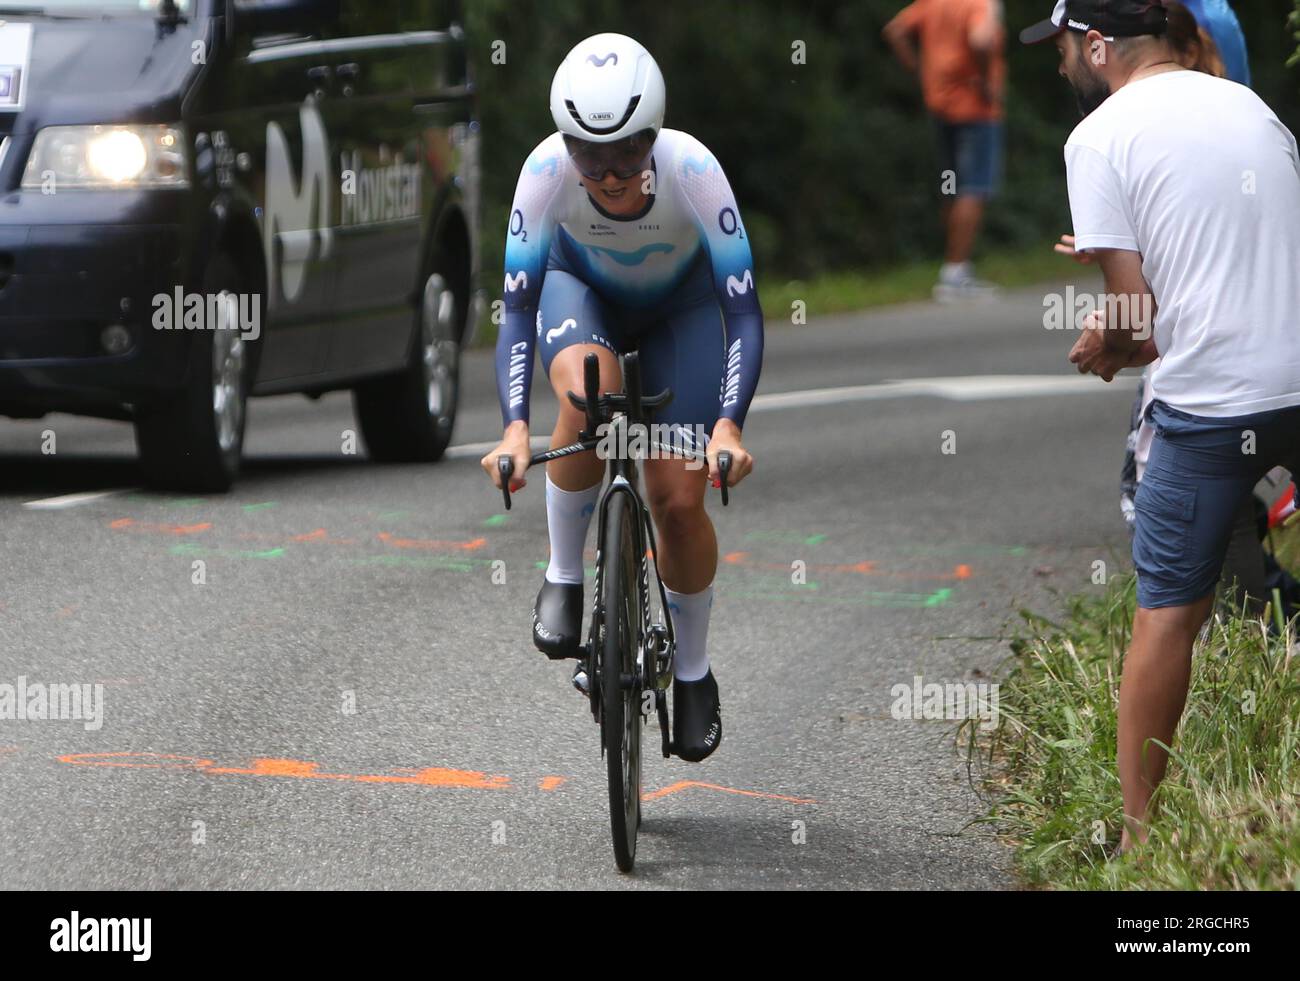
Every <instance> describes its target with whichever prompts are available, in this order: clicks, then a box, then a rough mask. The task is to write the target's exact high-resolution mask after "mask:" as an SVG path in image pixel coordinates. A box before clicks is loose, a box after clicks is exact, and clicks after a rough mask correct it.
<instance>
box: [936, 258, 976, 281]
mask: <svg viewBox="0 0 1300 981" xmlns="http://www.w3.org/2000/svg"><path fill="white" fill-rule="evenodd" d="M974 272H975V269H974V267H973V266H972V265H971V264H970V263H969V262H945V263H944V264H943V265H942V266H940V267H939V282H941V283H959V282H961V281H962V280H963V279H970V278H971V276H972V275H973V274H974Z"/></svg>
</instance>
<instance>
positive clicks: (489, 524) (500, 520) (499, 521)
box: [483, 514, 506, 528]
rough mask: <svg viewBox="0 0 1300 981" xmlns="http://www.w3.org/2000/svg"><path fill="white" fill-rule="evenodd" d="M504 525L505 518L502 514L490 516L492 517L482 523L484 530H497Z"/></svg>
mask: <svg viewBox="0 0 1300 981" xmlns="http://www.w3.org/2000/svg"><path fill="white" fill-rule="evenodd" d="M505 523H506V516H505V515H504V514H494V515H492V517H490V518H488V519H487V520H486V521H484V522H483V525H484V527H486V528H498V527H500V526H501V525H503V524H505Z"/></svg>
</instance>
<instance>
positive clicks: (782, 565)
mask: <svg viewBox="0 0 1300 981" xmlns="http://www.w3.org/2000/svg"><path fill="white" fill-rule="evenodd" d="M749 554H750V553H748V552H728V553H727V554H726V555H724V556H723V557H722V561H724V562H726V563H727V564H728V565H739V566H744V567H746V568H750V569H779V570H781V571H782V572H789V571H790V564H789V563H786V562H751V561H749ZM807 571H808V572H820V573H826V572H851V573H856V574H858V575H863V576H886V577H888V578H892V579H969V578H970V577H971V575H972V573H971V567H970V566H968V565H959V566H955V567H954V568H953V570H952V571H951V572H940V573H923V572H888V571H886V570H884V569H879V568H877V563H876V562H873V561H869V560H864V561H862V562H854V563H853V564H851V565H846V564H838V565H821V564H816V563H814V564H812V565H809V566H808V567H807Z"/></svg>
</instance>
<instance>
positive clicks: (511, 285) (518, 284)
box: [506, 269, 528, 293]
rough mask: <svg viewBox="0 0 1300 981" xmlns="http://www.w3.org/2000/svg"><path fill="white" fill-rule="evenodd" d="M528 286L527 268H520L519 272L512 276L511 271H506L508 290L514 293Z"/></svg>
mask: <svg viewBox="0 0 1300 981" xmlns="http://www.w3.org/2000/svg"><path fill="white" fill-rule="evenodd" d="M527 288H528V272H527V270H524V269H520V270H519V272H517V273H516V274H515V275H513V276H511V275H510V274H509V273H506V292H508V293H513V292H515V291H516V290H523V289H527Z"/></svg>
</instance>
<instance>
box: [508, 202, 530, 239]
mask: <svg viewBox="0 0 1300 981" xmlns="http://www.w3.org/2000/svg"><path fill="white" fill-rule="evenodd" d="M510 234H511V235H518V236H519V239H520V241H523V242H527V241H528V233H527V232H526V231H524V213H523V212H522V211H520V210H519V209H518V208H516V209H515V210H514V211H513V212H511V214H510Z"/></svg>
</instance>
